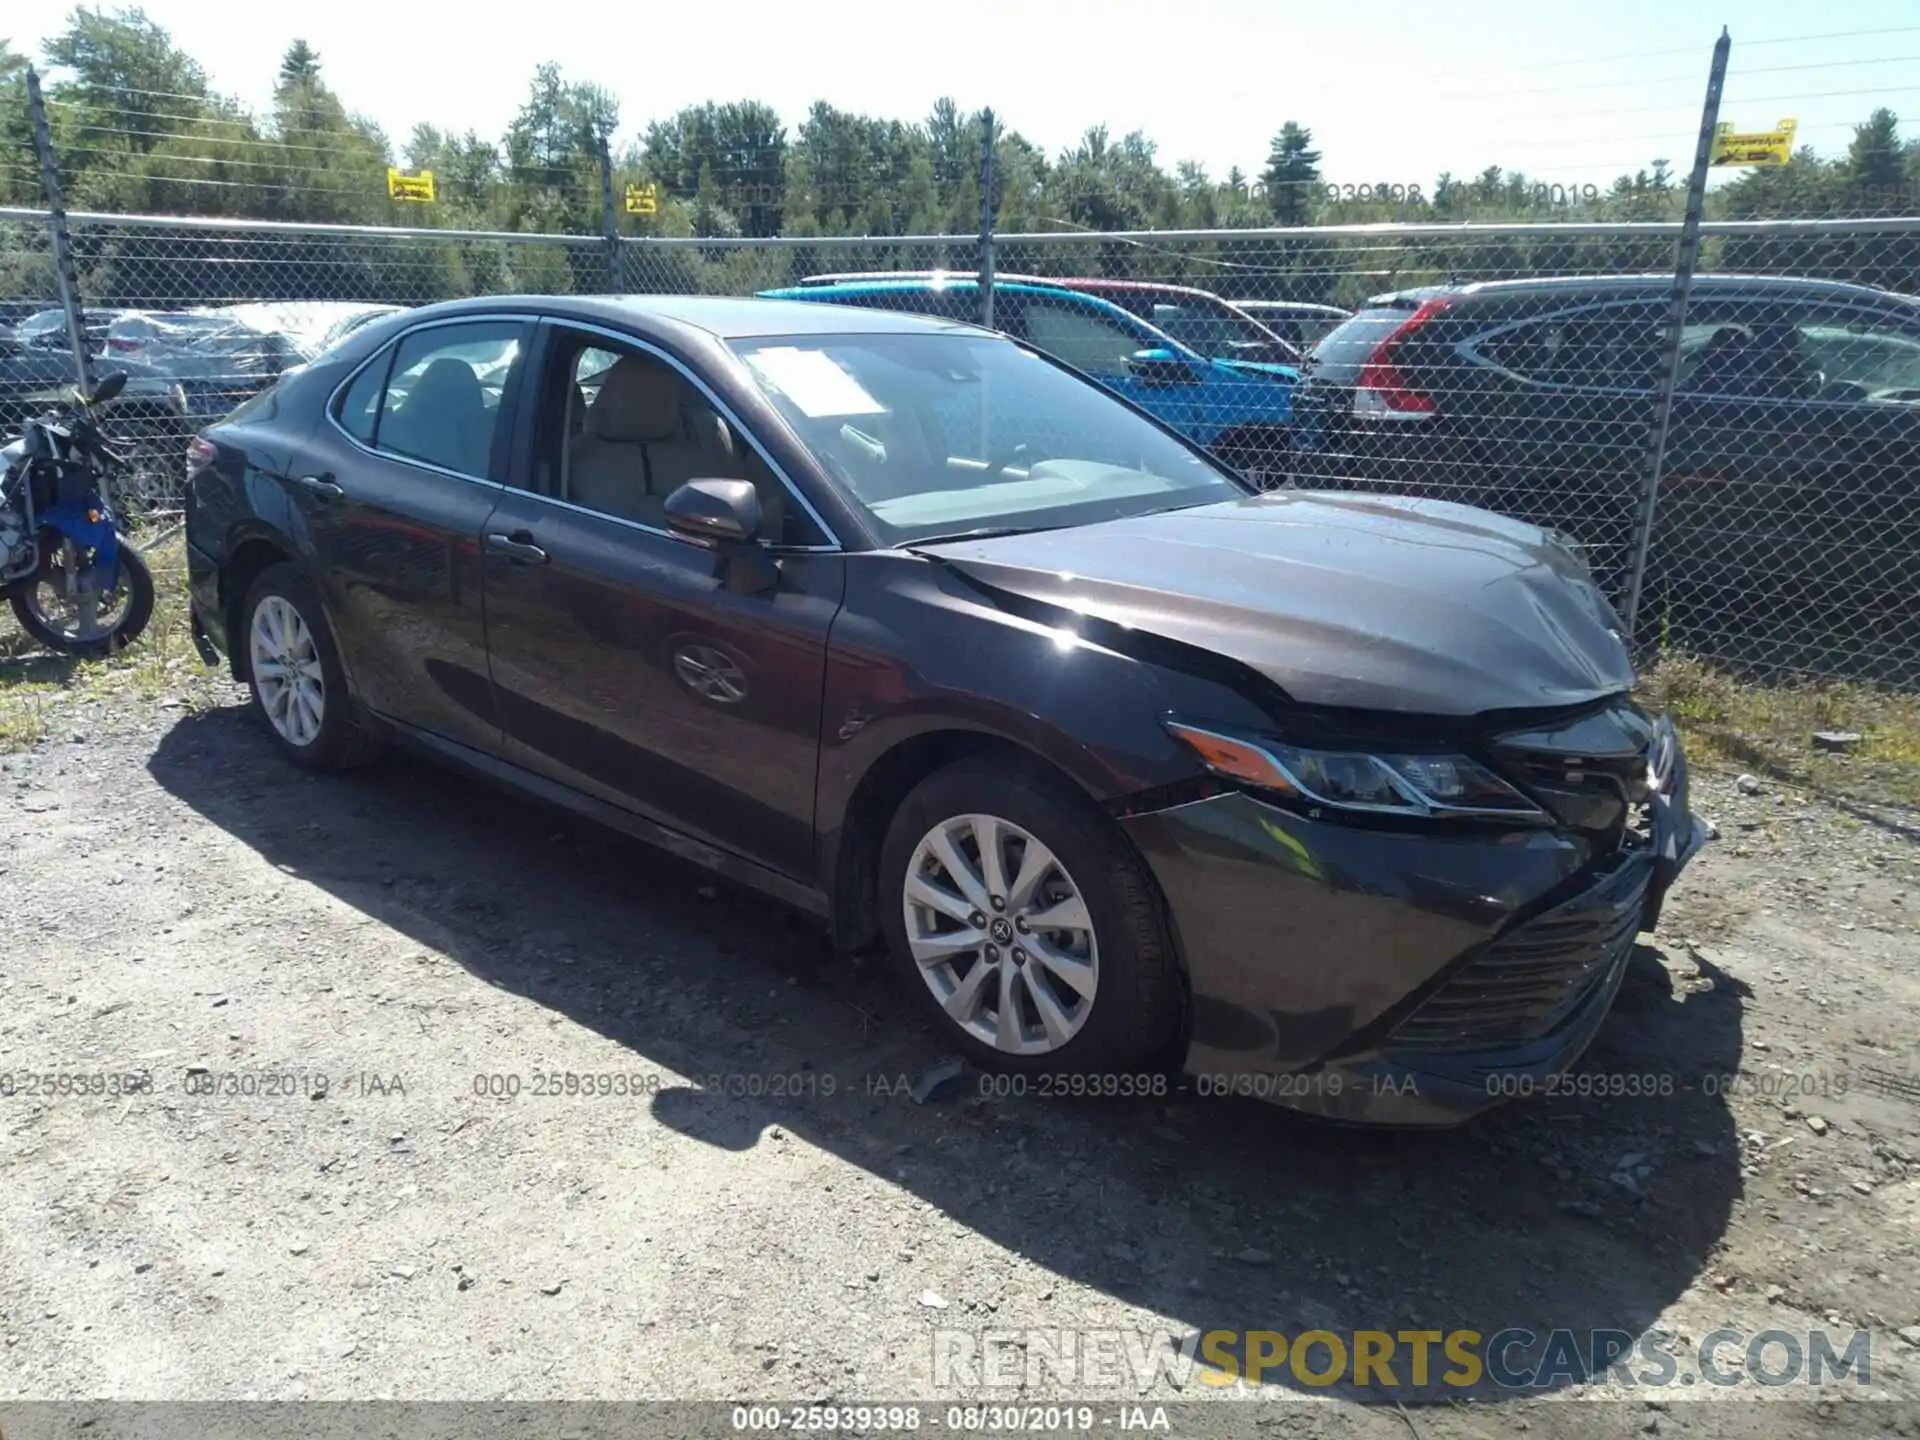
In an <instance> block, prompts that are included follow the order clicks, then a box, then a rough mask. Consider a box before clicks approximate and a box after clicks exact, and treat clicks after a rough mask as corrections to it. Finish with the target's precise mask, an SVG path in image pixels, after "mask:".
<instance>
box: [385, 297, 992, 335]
mask: <svg viewBox="0 0 1920 1440" xmlns="http://www.w3.org/2000/svg"><path fill="white" fill-rule="evenodd" d="M502 310H507V311H513V312H518V311H523V310H525V311H531V312H534V313H537V314H541V315H551V316H554V317H555V318H564V319H572V320H583V321H589V322H594V321H597V322H599V323H600V324H603V325H617V326H622V327H637V328H639V329H642V330H646V329H654V328H661V327H667V328H679V329H685V330H701V331H705V332H706V333H707V334H709V335H713V336H715V337H717V338H719V339H722V340H744V339H751V338H754V337H757V336H763V335H847V334H861V335H873V334H927V333H935V332H939V331H949V330H970V329H972V328H974V327H972V326H968V325H963V324H961V323H959V322H957V321H953V320H943V319H939V318H937V317H933V316H926V315H912V314H906V313H903V312H896V311H887V310H857V309H854V308H852V307H848V306H837V307H828V306H823V305H818V304H806V303H803V302H801V301H798V300H778V299H771V300H770V299H762V298H760V297H757V296H746V297H741V296H731V295H487V296H477V297H475V298H474V299H471V300H450V301H446V302H444V303H442V304H438V305H423V306H420V307H419V308H418V309H414V310H408V311H406V312H404V313H405V314H406V315H407V317H408V318H409V319H410V320H412V321H419V320H423V319H436V318H440V317H443V316H452V315H459V314H466V313H474V312H491V313H498V312H499V311H502Z"/></svg>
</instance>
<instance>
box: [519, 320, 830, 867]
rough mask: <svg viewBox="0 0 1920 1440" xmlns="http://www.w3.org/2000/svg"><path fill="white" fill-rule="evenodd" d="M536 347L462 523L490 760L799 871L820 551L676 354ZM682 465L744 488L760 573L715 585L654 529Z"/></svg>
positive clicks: (807, 841) (583, 344) (809, 527)
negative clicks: (493, 483)
mask: <svg viewBox="0 0 1920 1440" xmlns="http://www.w3.org/2000/svg"><path fill="white" fill-rule="evenodd" d="M538 345H539V353H540V355H541V364H540V369H539V375H538V377H537V379H536V380H535V382H534V384H535V387H536V388H534V389H533V390H532V392H531V393H530V395H529V397H528V401H527V404H526V406H525V407H524V413H525V415H526V420H525V423H524V424H523V426H522V430H523V433H524V439H523V442H522V444H521V446H520V447H519V448H518V451H517V454H516V456H515V460H514V466H513V470H512V475H511V479H512V484H511V485H510V486H509V487H508V488H507V489H506V490H505V492H504V493H503V494H502V496H501V498H500V505H499V508H498V509H497V510H496V511H495V512H494V513H493V514H492V516H491V518H490V519H489V520H488V521H487V524H486V527H485V534H484V537H483V539H482V543H483V544H484V545H485V547H486V550H485V560H484V568H485V577H486V579H485V587H486V611H487V643H488V649H489V652H490V656H491V666H492V675H493V681H494V686H495V690H496V693H497V695H498V701H499V712H500V720H501V725H502V727H503V730H504V733H505V753H506V755H507V757H508V758H509V759H511V760H513V761H514V762H515V763H517V764H520V765H522V766H524V767H526V768H527V769H529V770H532V771H534V772H535V773H537V774H539V775H542V776H544V777H546V778H547V779H549V780H552V781H555V782H557V783H559V784H561V785H565V786H567V787H568V788H570V789H573V790H577V791H579V792H581V793H583V794H587V795H590V796H592V797H594V798H595V799H598V800H601V801H603V802H605V803H607V804H610V805H615V806H619V807H621V808H623V809H627V810H630V811H632V812H634V813H636V814H638V815H641V816H643V817H645V818H647V819H650V820H653V821H655V822H656V823H659V824H662V825H666V826H669V827H671V828H672V829H674V830H676V831H679V832H681V833H683V834H685V835H688V836H692V837H694V838H695V839H697V840H700V841H703V842H708V843H710V844H713V845H717V846H720V847H722V848H724V849H726V850H728V851H731V852H733V853H735V854H737V855H742V856H745V857H747V858H748V859H751V860H753V861H755V862H757V863H759V864H761V865H764V866H766V867H768V868H769V869H772V870H775V871H777V872H779V873H781V874H784V875H787V876H790V877H795V878H800V877H804V876H806V875H807V874H809V873H810V867H811V864H812V842H813V795H814V775H815V769H816V766H817V764H818V758H819V735H820V707H821V700H822V685H823V682H824V677H825V670H826V646H827V631H828V627H829V626H830V625H831V624H832V621H833V617H834V616H835V614H836V613H838V610H839V607H840V598H841V593H842V590H843V586H844V570H843V563H842V559H841V556H840V554H839V552H838V548H837V546H836V545H835V544H834V542H833V539H832V537H831V536H830V535H828V534H826V532H825V530H824V528H823V526H822V525H821V522H820V521H819V519H818V517H817V516H815V515H813V514H812V513H811V511H810V510H808V509H807V508H806V506H805V503H804V501H802V500H801V499H800V497H799V494H798V492H797V491H796V490H794V489H793V488H792V487H791V486H789V485H788V484H787V483H786V482H785V480H784V479H783V478H782V477H781V476H780V475H779V473H778V472H777V471H776V470H775V469H774V467H773V466H772V464H771V462H770V461H769V460H768V458H767V456H766V454H765V453H764V452H763V451H762V450H761V449H759V448H758V447H757V446H755V444H754V443H753V440H752V437H751V436H749V435H748V434H747V433H746V432H745V430H744V429H743V428H742V426H741V425H740V422H739V421H738V420H737V419H736V418H735V417H734V416H733V414H732V413H731V412H730V411H729V410H727V408H726V407H725V406H724V405H722V404H721V403H720V402H719V401H718V399H717V398H716V395H715V392H713V391H712V390H711V389H710V388H708V387H706V386H704V385H702V384H700V383H699V382H697V381H696V380H695V379H694V378H693V372H692V371H691V369H690V368H689V367H687V366H686V365H685V364H684V363H683V362H681V361H680V360H678V359H676V358H675V357H672V356H669V355H668V354H667V353H666V352H665V351H664V350H662V349H659V348H657V347H653V346H648V345H646V344H643V343H642V342H640V341H639V340H637V339H635V338H632V337H627V336H622V335H619V334H617V333H615V332H612V331H606V330H599V329H594V328H592V327H586V326H575V325H569V324H562V323H560V322H553V323H551V324H549V325H546V326H543V329H542V336H541V339H540V341H539V342H538ZM617 366H624V367H626V373H625V378H622V379H615V380H609V379H608V377H609V376H611V375H613V373H614V370H615V367H617ZM570 395H572V396H573V397H574V398H573V399H571V400H570V399H569V396H570ZM583 402H584V403H583ZM603 406H607V407H612V408H608V409H605V410H603V409H601V407H603ZM575 408H578V409H579V410H580V411H581V412H582V413H581V414H580V416H579V419H580V423H579V425H578V426H577V427H576V426H575V425H574V424H573V423H571V416H572V411H573V410H574V409H575ZM649 415H650V416H651V417H652V418H648V416H649ZM703 472H704V473H703ZM694 478H709V479H747V480H750V481H752V482H753V483H754V485H755V488H756V489H757V490H758V491H759V492H760V494H761V497H762V509H763V515H764V516H765V517H766V521H767V524H768V526H769V532H770V533H769V534H768V536H767V539H768V541H769V544H770V547H771V549H772V553H773V555H774V557H775V559H774V564H775V566H776V568H777V570H778V577H779V578H778V583H777V584H775V585H774V586H772V587H771V588H769V589H766V590H762V591H756V592H751V593H750V592H748V591H746V590H744V589H740V588H734V587H733V586H730V585H729V584H728V583H727V580H726V578H725V576H724V575H723V574H722V571H721V568H720V567H719V566H718V565H717V563H716V556H715V553H714V552H713V551H712V550H710V549H706V548H703V547H701V546H700V545H698V544H696V543H694V542H693V541H691V540H688V539H686V538H684V537H682V536H680V535H676V534H674V533H672V532H671V531H670V530H669V529H668V528H667V526H666V523H665V501H666V498H667V496H668V495H669V494H670V493H671V492H672V490H673V489H674V488H676V487H677V486H678V485H679V484H681V483H684V481H686V480H688V479H694Z"/></svg>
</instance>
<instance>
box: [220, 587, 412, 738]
mask: <svg viewBox="0 0 1920 1440" xmlns="http://www.w3.org/2000/svg"><path fill="white" fill-rule="evenodd" d="M236 639H237V641H238V644H239V645H240V646H241V647H242V654H243V655H244V656H245V664H246V672H247V685H248V688H249V689H251V690H252V692H253V708H254V710H255V711H256V712H257V713H258V714H259V716H260V718H261V719H262V720H264V721H265V722H266V726H267V731H268V733H269V734H271V735H272V736H273V738H274V740H275V742H276V743H277V744H278V745H279V747H280V751H281V753H282V754H284V755H285V756H286V757H287V758H288V759H289V760H292V761H293V762H294V763H295V764H296V765H304V766H306V767H307V768H308V769H310V770H347V769H351V768H352V767H354V766H356V765H362V764H365V763H366V762H367V761H368V760H371V759H372V758H373V757H374V756H376V755H377V754H379V753H380V751H381V750H382V749H384V748H385V742H384V738H383V737H382V736H381V734H380V733H379V731H378V730H376V729H375V728H374V726H373V724H372V722H371V721H370V720H369V719H368V718H367V716H366V714H365V712H364V711H363V710H362V709H361V707H360V704H359V702H358V700H356V699H355V698H354V695H353V692H352V691H351V690H350V689H349V688H348V685H347V677H346V671H345V670H344V668H343V667H342V666H341V664H340V652H339V650H338V649H336V648H335V646H334V643H333V630H332V628H331V627H330V626H329V625H328V623H327V615H326V610H325V608H324V607H323V606H322V605H321V603H320V596H319V594H318V592H316V591H315V589H314V587H313V586H312V584H310V583H309V582H308V580H307V578H306V576H304V575H303V574H301V573H300V571H299V570H298V569H297V568H296V567H295V566H293V565H291V564H280V565H274V566H270V567H269V568H267V569H266V570H263V571H261V572H260V574H259V576H258V577H256V578H255V580H254V582H253V584H252V585H251V586H250V587H249V588H248V590H247V595H246V599H244V600H243V601H242V602H241V605H240V633H239V635H238V636H237V637H236Z"/></svg>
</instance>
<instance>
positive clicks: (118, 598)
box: [0, 374, 153, 656]
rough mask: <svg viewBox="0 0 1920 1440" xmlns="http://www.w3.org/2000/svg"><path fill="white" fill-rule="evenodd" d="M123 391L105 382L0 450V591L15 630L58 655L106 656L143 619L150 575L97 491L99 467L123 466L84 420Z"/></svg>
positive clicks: (117, 381)
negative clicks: (9, 606)
mask: <svg viewBox="0 0 1920 1440" xmlns="http://www.w3.org/2000/svg"><path fill="white" fill-rule="evenodd" d="M126 383H127V377H126V376H125V375H121V374H113V375H109V376H107V377H106V378H105V379H104V380H102V381H101V382H100V384H99V386H98V387H97V388H96V389H95V390H94V392H93V394H92V395H89V396H85V397H77V398H76V399H75V400H74V402H73V403H72V404H70V405H68V406H66V407H64V408H63V409H62V410H61V411H59V412H57V413H55V414H52V415H49V416H47V417H46V418H44V419H40V420H29V421H28V422H27V426H26V430H25V431H24V432H23V433H22V434H21V435H20V436H19V437H18V438H17V439H15V440H13V441H12V442H11V443H10V444H8V445H6V446H4V447H0V586H5V588H6V592H7V599H8V601H9V602H11V604H12V605H13V613H14V618H16V619H17V620H18V621H19V622H20V628H21V629H23V630H25V631H26V632H27V633H28V634H29V635H31V636H32V637H33V638H34V639H35V640H38V641H39V642H40V643H41V644H42V645H45V646H46V647H47V648H48V649H50V650H57V651H60V652H61V653H63V654H67V655H81V656H97V655H106V654H110V653H111V652H113V651H115V650H118V649H120V648H121V647H122V646H125V645H129V644H131V643H132V642H133V640H134V639H135V637H137V636H138V635H139V634H140V632H141V631H142V630H144V629H146V628H147V622H148V621H149V620H150V619H152V618H153V574H152V572H151V571H149V570H148V569H147V562H146V561H145V560H143V559H142V558H141V557H140V552H139V551H137V550H135V549H134V548H133V547H132V546H131V545H128V544H126V543H124V542H123V541H122V539H121V537H120V526H119V522H118V521H117V519H116V518H115V516H114V513H113V509H112V507H111V506H110V505H109V504H108V503H107V498H106V494H105V492H104V488H103V487H102V485H101V483H100V477H101V473H102V469H103V467H106V466H114V465H121V464H124V463H125V462H124V460H123V458H122V457H121V456H120V455H118V454H116V453H115V452H114V451H113V450H112V449H110V448H109V447H108V445H107V442H106V440H105V438H104V437H103V436H102V435H101V433H100V427H99V425H98V423H97V422H96V421H95V420H94V418H93V413H94V411H95V410H96V409H97V408H98V407H100V406H102V405H104V404H106V403H107V402H108V401H110V400H112V399H113V398H114V396H116V395H118V394H119V393H120V391H121V389H122V388H123V387H124V386H125V385H126Z"/></svg>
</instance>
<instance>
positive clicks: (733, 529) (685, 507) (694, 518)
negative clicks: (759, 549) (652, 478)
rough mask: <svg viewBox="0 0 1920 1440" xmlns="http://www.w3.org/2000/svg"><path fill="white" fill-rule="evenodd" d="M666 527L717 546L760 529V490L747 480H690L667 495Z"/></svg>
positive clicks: (743, 538)
mask: <svg viewBox="0 0 1920 1440" xmlns="http://www.w3.org/2000/svg"><path fill="white" fill-rule="evenodd" d="M667 528H668V529H670V530H672V531H673V533H674V534H676V535H682V536H685V537H686V538H687V539H689V540H697V541H699V542H700V543H701V544H702V545H706V546H709V547H711V546H716V545H722V544H726V543H728V542H733V543H735V544H739V543H742V542H745V541H748V540H752V539H753V538H754V537H755V536H757V535H758V534H759V533H760V492H759V491H758V490H755V489H754V488H753V486H752V485H751V484H750V483H749V482H747V481H745V480H689V481H687V483H686V484H684V485H682V486H681V487H680V488H679V489H678V490H675V491H674V492H673V493H672V494H671V495H669V496H667Z"/></svg>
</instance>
